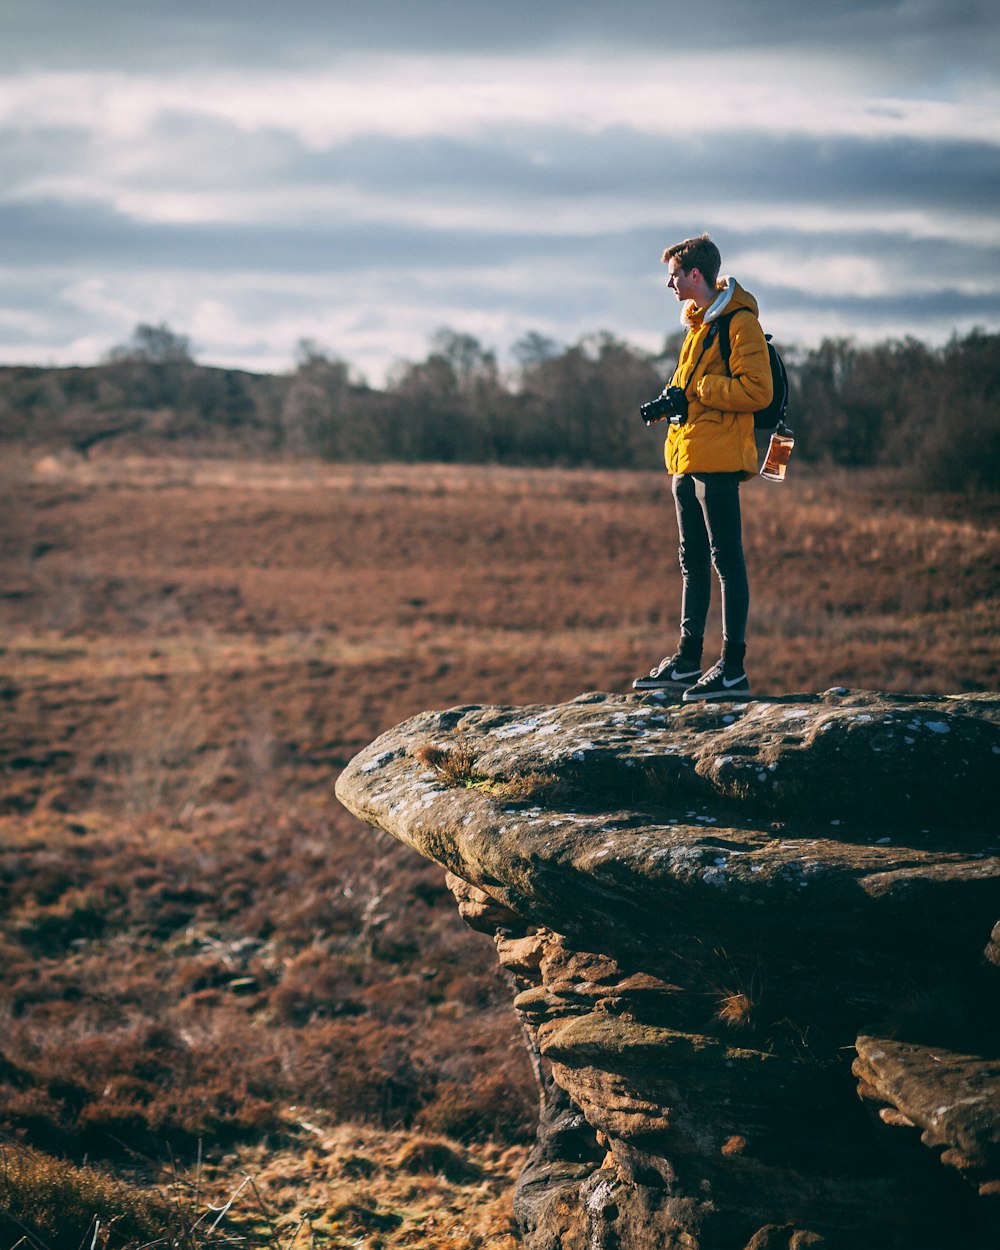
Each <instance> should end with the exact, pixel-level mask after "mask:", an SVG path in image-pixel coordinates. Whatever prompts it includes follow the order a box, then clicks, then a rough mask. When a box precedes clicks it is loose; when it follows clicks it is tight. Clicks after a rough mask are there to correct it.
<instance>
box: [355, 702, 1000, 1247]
mask: <svg viewBox="0 0 1000 1250" xmlns="http://www.w3.org/2000/svg"><path fill="white" fill-rule="evenodd" d="M998 782H1000V695H996V694H991V695H961V696H959V695H956V696H948V697H940V698H919V697H910V696H904V695H890V694H882V693H877V692H867V691H848V690H844V689H835V690H830V691H827V692H826V693H824V694H818V695H812V694H810V695H795V696H788V697H784V698H776V699H765V700H755V701H752V702H746V703H719V704H714V705H706V704H693V705H684V704H677V703H673V702H671V701H670V700H668V699H665V698H662V697H657V696H618V695H607V694H597V693H594V694H585V695H581V696H580V697H579V698H577V699H575V700H573V701H572V702H570V703H565V704H562V705H559V706H536V707H521V708H511V707H458V708H451V709H449V710H447V711H443V712H428V713H424V714H422V715H420V716H417V717H415V718H413V719H412V720H410V721H407V722H406V723H405V724H403V725H400V726H398V727H397V728H395V729H393V730H391V731H389V732H388V733H386V734H384V735H382V736H381V737H380V738H379V739H378V740H377V741H376V742H374V743H373V744H372V745H371V746H370V747H368V748H367V749H366V750H365V751H363V752H362V753H361V754H359V755H358V756H357V757H356V758H355V759H354V760H352V761H351V763H350V764H349V765H348V767H347V768H346V769H345V771H344V773H343V774H342V776H341V777H340V779H339V781H338V785H337V795H338V797H339V798H340V800H341V801H342V802H343V803H344V804H345V805H346V806H347V807H348V808H349V809H350V810H351V811H352V812H354V813H355V814H356V815H357V816H359V817H360V818H361V819H362V820H364V821H367V822H368V823H370V824H372V825H375V826H377V827H379V828H381V829H384V830H386V831H388V832H389V833H391V834H393V835H394V836H396V837H397V838H399V839H401V840H402V841H404V842H406V843H408V844H409V845H411V846H413V847H415V848H416V849H417V850H418V851H420V852H421V853H422V854H424V855H426V856H428V857H429V858H431V859H433V860H435V861H436V862H437V863H439V864H440V865H441V866H442V867H443V868H444V869H446V870H447V872H448V873H449V878H448V879H449V884H450V885H451V887H452V890H453V892H454V893H455V895H456V898H457V900H458V904H459V908H460V910H461V912H462V914H463V915H464V916H465V918H466V919H467V920H468V921H469V923H470V924H471V925H472V926H473V927H474V928H477V929H480V930H482V931H484V932H488V933H490V934H491V935H492V936H493V937H494V938H495V941H496V945H497V951H498V955H499V959H500V962H501V963H502V964H503V966H504V967H505V968H506V969H507V970H508V972H509V974H510V978H511V983H512V989H513V991H514V1000H513V1003H514V1007H515V1009H516V1010H517V1012H518V1013H519V1014H520V1017H521V1019H522V1022H523V1023H524V1026H525V1032H526V1037H527V1039H528V1043H529V1047H530V1049H531V1051H532V1054H533V1058H534V1059H535V1062H536V1071H538V1073H539V1079H540V1082H541V1085H542V1088H543V1090H544V1097H543V1100H542V1109H541V1115H540V1124H539V1133H538V1142H537V1145H536V1147H535V1150H534V1152H533V1154H532V1157H531V1159H530V1160H529V1162H528V1165H527V1167H526V1168H525V1171H524V1174H523V1175H522V1178H521V1181H520V1184H519V1187H518V1192H517V1195H516V1199H515V1210H516V1214H517V1217H518V1220H519V1223H520V1227H521V1230H522V1235H523V1237H524V1241H525V1244H526V1246H527V1247H529V1250H577V1248H579V1250H602V1248H606V1250H611V1248H612V1247H615V1248H618V1250H632V1248H634V1250H651V1248H653V1247H663V1248H664V1250H671V1248H673V1247H678V1248H680V1247H685V1248H686V1250H779V1248H780V1250H796V1248H798V1247H805V1246H822V1247H827V1248H829V1250H842V1248H843V1250H848V1248H850V1250H950V1248H951V1247H959V1246H961V1247H968V1248H969V1250H978V1248H979V1247H983V1248H984V1250H985V1247H988V1246H993V1245H996V1244H1000V923H998V920H1000V823H998V819H997V806H998V798H1000V785H998Z"/></svg>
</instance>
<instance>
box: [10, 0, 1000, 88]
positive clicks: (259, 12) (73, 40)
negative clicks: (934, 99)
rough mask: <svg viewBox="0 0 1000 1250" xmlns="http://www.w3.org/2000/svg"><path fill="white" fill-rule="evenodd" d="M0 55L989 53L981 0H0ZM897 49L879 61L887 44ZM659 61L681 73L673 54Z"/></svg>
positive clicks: (153, 60)
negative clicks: (801, 0) (0, 27)
mask: <svg viewBox="0 0 1000 1250" xmlns="http://www.w3.org/2000/svg"><path fill="white" fill-rule="evenodd" d="M3 10H4V28H5V29H4V41H3V45H2V48H0V63H2V64H3V65H5V66H6V67H7V68H10V69H37V68H43V67H53V68H80V67H85V68H89V67H93V68H115V67H117V68H123V67H127V68H144V69H164V68H170V69H180V68H187V67H191V66H199V65H201V66H203V65H237V66H244V67H250V66H254V65H256V66H262V65H268V66H281V65H285V66H289V67H293V66H299V67H301V66H305V65H315V64H322V63H324V62H328V61H330V60H331V59H335V58H336V57H338V56H340V55H343V54H350V53H356V52H358V51H363V52H421V53H449V52H464V53H468V52H474V53H477V54H487V53H495V54H501V55H514V54H529V53H530V54H544V53H549V52H553V51H583V50H595V51H599V52H601V53H602V54H604V55H615V54H616V53H622V52H628V51H636V50H639V51H643V52H649V51H652V50H660V51H662V52H664V53H665V54H666V53H675V52H677V51H678V50H681V51H683V52H684V53H685V54H686V55H689V56H695V57H697V56H698V55H701V56H703V57H704V58H705V61H706V63H707V64H708V65H709V66H710V64H711V57H712V55H713V53H715V52H716V51H720V50H722V51H724V50H737V51H741V50H742V51H746V52H748V53H750V54H753V53H755V52H759V53H763V52H770V51H773V50H775V49H780V48H782V47H788V48H792V49H798V50H800V51H809V52H812V53H815V52H822V53H825V54H826V55H828V56H831V57H832V56H835V55H837V54H838V53H846V54H848V55H850V56H851V57H852V58H853V59H854V60H855V61H857V60H862V59H869V60H871V61H880V62H881V64H882V68H883V74H884V77H885V78H886V79H888V78H889V77H894V76H896V77H898V76H899V75H901V74H906V73H918V74H927V73H934V72H936V71H935V67H940V66H941V64H942V63H943V61H945V60H947V59H949V58H951V57H952V56H954V55H956V54H958V55H962V56H963V57H964V58H965V60H966V62H967V69H971V68H973V67H974V66H976V65H978V66H979V67H980V69H982V70H988V69H989V68H990V67H991V66H995V64H996V48H995V39H992V40H991V38H990V37H989V33H988V32H990V31H992V32H993V33H994V35H995V32H996V30H997V18H996V8H995V5H994V4H993V3H992V2H991V0H924V2H923V3H914V2H913V0H857V2H851V0H846V2H844V3H838V4H826V5H819V4H800V5H789V4H787V3H785V2H784V0H761V2H760V3H756V4H748V3H746V0H704V2H703V3H702V4H700V5H699V6H698V8H697V18H696V20H692V17H691V9H690V5H689V4H688V3H680V2H679V0H673V3H670V2H667V3H660V4H655V3H650V2H649V0H618V2H617V3H616V4H613V5H612V4H605V3H591V4H589V5H588V4H580V3H579V0H547V3H545V4H539V3H538V2H537V0H505V3H503V4H497V3H495V2H494V0H421V2H420V3H419V4H414V3H413V2H412V0H379V2H378V3H375V4H367V5H360V4H357V3H356V2H355V0H288V2H287V3H285V4H282V5H278V4H274V3H273V0H241V2H240V3H235V2H234V0H230V2H229V3H216V4H208V5H206V4H204V3H203V2H201V0H144V3H142V4H136V3H134V0H93V2H91V3H89V4H80V3H78V0H4V4H3ZM890 45H891V46H893V47H895V48H897V49H898V50H899V51H900V53H904V52H905V56H903V55H901V56H899V57H896V58H893V59H892V60H891V61H887V60H886V58H885V49H886V47H887V46H890ZM664 72H665V73H676V72H677V61H676V60H675V59H674V58H673V57H672V58H671V60H670V62H669V66H668V65H667V64H665V66H664Z"/></svg>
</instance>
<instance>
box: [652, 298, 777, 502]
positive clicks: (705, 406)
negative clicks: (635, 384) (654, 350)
mask: <svg viewBox="0 0 1000 1250" xmlns="http://www.w3.org/2000/svg"><path fill="white" fill-rule="evenodd" d="M718 286H719V295H718V298H717V299H716V300H715V302H714V303H712V304H711V305H709V307H708V308H706V309H704V310H703V309H700V308H697V307H696V306H695V304H694V303H693V302H692V301H691V300H689V301H688V302H687V303H686V304H685V305H684V311H683V313H682V314H681V324H682V325H684V326H686V327H687V329H688V336H687V338H686V339H685V340H684V346H683V347H682V348H681V356H680V360H679V361H678V362H677V368H676V369H675V370H674V375H673V377H672V378H671V379H670V382H669V384H668V385H670V386H680V387H682V388H683V389H684V391H685V393H686V394H687V397H688V419H687V424H686V425H671V426H670V429H669V430H668V432H667V441H666V445H665V447H664V449H663V456H664V460H665V461H666V464H667V469H668V470H669V471H670V472H671V473H737V472H740V471H742V473H743V474H744V476H745V477H753V476H754V475H755V474H756V472H757V446H756V444H755V442H754V437H753V414H754V413H755V412H756V411H757V410H758V409H760V408H766V407H767V405H768V404H769V403H770V402H771V390H772V386H771V364H770V360H769V358H768V354H767V340H766V339H765V338H764V331H763V330H762V329H761V328H760V322H759V321H758V320H757V301H756V300H755V299H754V297H753V296H752V295H751V294H750V293H749V292H748V291H744V289H743V288H742V287H741V286H740V284H739V283H738V282H737V281H736V279H735V278H720V279H719V284H718ZM743 308H745V309H748V310H749V311H750V312H751V313H753V316H752V317H751V316H737V317H733V318H732V320H731V321H730V323H729V368H728V369H727V368H726V362H725V361H724V360H723V358H722V349H721V348H720V346H719V336H718V332H717V331H714V332H713V330H712V325H713V323H714V322H715V320H716V319H717V318H718V317H719V316H721V315H722V314H723V313H731V312H735V311H736V310H737V309H743ZM709 336H711V338H710V337H709ZM706 344H707V346H706Z"/></svg>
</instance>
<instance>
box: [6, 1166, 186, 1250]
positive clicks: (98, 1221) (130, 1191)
mask: <svg viewBox="0 0 1000 1250" xmlns="http://www.w3.org/2000/svg"><path fill="white" fill-rule="evenodd" d="M170 1223H171V1212H170V1207H169V1205H168V1203H167V1202H166V1201H165V1200H164V1199H163V1198H162V1197H161V1196H160V1195H159V1194H155V1193H152V1192H150V1191H148V1190H142V1189H138V1188H136V1187H134V1186H132V1185H127V1184H125V1183H124V1182H122V1181H118V1180H113V1179H112V1178H111V1177H109V1176H105V1175H104V1174H103V1173H101V1172H99V1171H97V1170H96V1169H95V1168H92V1167H78V1166H76V1165H74V1164H72V1163H67V1162H65V1161H64V1160H62V1159H54V1158H52V1157H51V1156H49V1155H45V1154H42V1153H40V1152H39V1151H37V1150H27V1149H24V1148H22V1147H12V1146H0V1230H2V1231H3V1232H5V1233H7V1234H9V1236H10V1237H12V1238H13V1239H14V1240H15V1241H16V1240H18V1238H19V1237H21V1238H24V1240H25V1243H26V1244H27V1246H29V1247H30V1248H31V1250H36V1247H38V1248H39V1250H41V1248H42V1247H44V1250H80V1247H81V1246H82V1245H89V1244H91V1241H94V1242H95V1244H97V1245H106V1246H108V1247H109V1250H110V1248H113V1247H116V1246H125V1245H129V1244H132V1245H135V1244H138V1243H142V1242H148V1241H151V1240H152V1239H153V1238H155V1237H158V1236H160V1235H161V1234H162V1233H164V1232H165V1231H166V1230H167V1227H168V1226H169V1224H170ZM102 1237H104V1238H106V1240H102Z"/></svg>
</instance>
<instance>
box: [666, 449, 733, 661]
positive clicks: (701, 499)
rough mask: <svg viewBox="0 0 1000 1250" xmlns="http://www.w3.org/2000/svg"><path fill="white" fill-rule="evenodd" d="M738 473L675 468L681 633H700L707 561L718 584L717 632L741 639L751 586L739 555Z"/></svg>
mask: <svg viewBox="0 0 1000 1250" xmlns="http://www.w3.org/2000/svg"><path fill="white" fill-rule="evenodd" d="M742 476H743V475H742V474H741V473H675V474H674V481H673V493H674V503H675V505H676V507H677V530H678V533H679V535H680V550H679V552H678V554H679V556H680V563H681V575H682V577H683V579H684V594H683V598H682V600H681V634H682V635H687V636H689V637H692V638H702V637H704V634H705V620H706V618H707V616H708V605H709V601H710V599H711V597H712V565H714V566H715V571H716V573H717V574H718V576H719V584H720V585H721V587H722V638H723V642H724V643H729V644H731V645H733V646H734V647H742V646H743V645H744V644H745V642H746V628H747V615H748V613H749V610H750V586H749V583H748V582H747V566H746V561H745V560H744V558H743V521H742V517H741V514H740V481H741V479H742Z"/></svg>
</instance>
